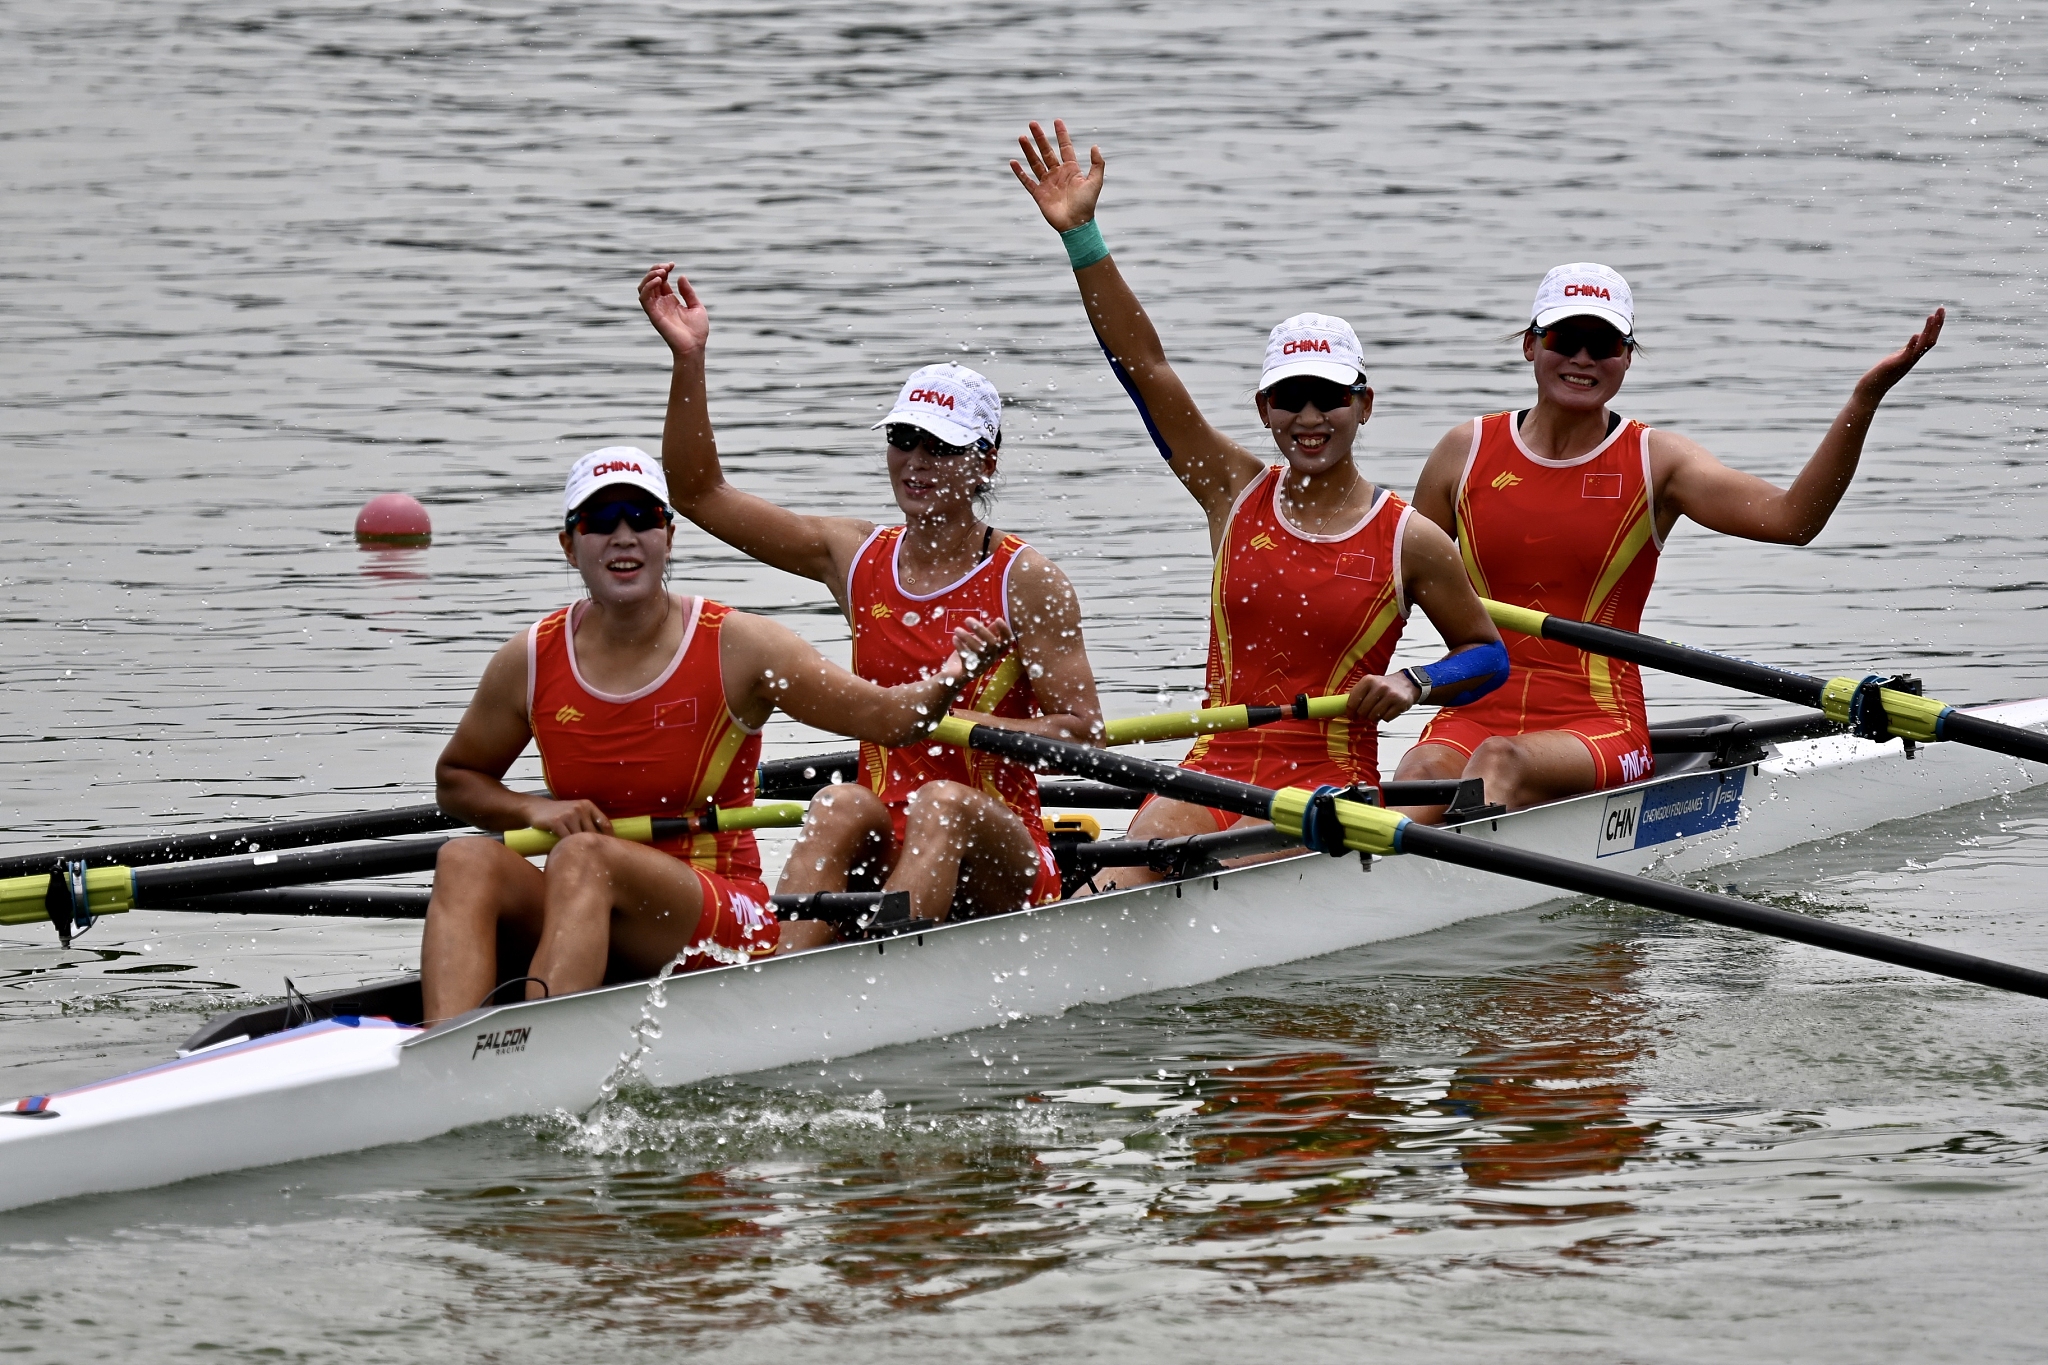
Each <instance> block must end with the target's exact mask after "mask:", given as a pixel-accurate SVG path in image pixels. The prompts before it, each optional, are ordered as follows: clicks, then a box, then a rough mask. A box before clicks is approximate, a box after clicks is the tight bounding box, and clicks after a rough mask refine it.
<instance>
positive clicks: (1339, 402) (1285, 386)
mask: <svg viewBox="0 0 2048 1365" xmlns="http://www.w3.org/2000/svg"><path fill="white" fill-rule="evenodd" d="M1364 392H1365V385H1363V384H1356V383H1354V384H1339V383H1338V382H1337V381H1336V380H1334V379H1323V378H1321V377H1319V376H1317V375H1312V374H1297V375H1290V376H1288V377H1287V378H1286V379H1282V380H1280V381H1278V382H1277V383H1275V384H1274V385H1273V386H1272V387H1271V388H1269V389H1267V390H1266V402H1267V403H1269V404H1270V405H1272V406H1273V407H1276V408H1278V409H1280V411H1282V412H1300V411H1301V410H1302V409H1303V408H1305V407H1307V406H1308V405H1309V404H1311V403H1313V404H1315V407H1316V411H1317V412H1335V411H1337V410H1338V409H1340V408H1348V407H1350V406H1351V399H1352V396H1353V395H1355V394H1361V393H1364Z"/></svg>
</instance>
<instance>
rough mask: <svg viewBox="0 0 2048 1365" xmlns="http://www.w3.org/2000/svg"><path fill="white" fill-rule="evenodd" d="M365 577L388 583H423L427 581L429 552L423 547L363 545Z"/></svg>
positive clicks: (361, 547)
mask: <svg viewBox="0 0 2048 1365" xmlns="http://www.w3.org/2000/svg"><path fill="white" fill-rule="evenodd" d="M358 549H359V550H360V552H361V556H362V566H363V575H364V577H366V578H381V579H383V580H384V581H386V582H388V583H421V582H425V581H426V579H427V552H426V549H425V548H424V547H421V546H394V545H361V546H359V547H358Z"/></svg>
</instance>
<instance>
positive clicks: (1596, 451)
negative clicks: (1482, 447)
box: [1507, 412, 1628, 469]
mask: <svg viewBox="0 0 2048 1365" xmlns="http://www.w3.org/2000/svg"><path fill="white" fill-rule="evenodd" d="M1507 421H1508V435H1510V436H1512V437H1514V438H1515V449H1516V450H1519V451H1521V452H1522V456H1523V458H1524V459H1526V460H1528V461H1529V463H1531V464H1539V465H1542V466H1543V467H1544V468H1545V469H1571V468H1573V467H1574V466H1576V465H1582V464H1584V463H1585V462H1586V461H1588V460H1592V459H1597V458H1599V456H1600V454H1601V453H1602V452H1603V451H1605V450H1606V449H1607V447H1609V446H1611V445H1613V444H1614V443H1615V442H1616V441H1617V440H1619V439H1621V433H1623V432H1624V431H1627V430H1628V419H1627V418H1625V417H1624V418H1623V419H1622V420H1621V421H1619V422H1617V423H1615V425H1614V430H1612V431H1610V432H1608V433H1607V439H1606V440H1604V441H1602V442H1601V443H1600V444H1599V445H1597V446H1594V447H1593V448H1592V449H1591V450H1589V451H1587V452H1586V453H1585V454H1583V455H1574V456H1573V457H1572V458H1571V459H1569V460H1546V459H1544V458H1543V457H1542V456H1541V455H1538V454H1537V453H1536V452H1535V451H1533V450H1531V449H1529V447H1527V446H1525V445H1523V444H1522V424H1521V423H1519V422H1517V421H1516V420H1515V414H1514V413H1512V412H1510V413H1509V414H1508V415H1507Z"/></svg>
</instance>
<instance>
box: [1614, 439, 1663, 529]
mask: <svg viewBox="0 0 2048 1365" xmlns="http://www.w3.org/2000/svg"><path fill="white" fill-rule="evenodd" d="M1622 425H1623V426H1626V425H1628V424H1627V423H1626V422H1624V423H1622ZM1642 445H1643V501H1644V502H1645V503H1647V504H1648V505H1649V508H1650V543H1651V544H1652V545H1655V546H1656V547H1657V553H1658V554H1660V555H1661V554H1663V553H1664V535H1663V533H1662V532H1660V531H1659V530H1658V529H1657V481H1656V479H1654V478H1653V477H1651V474H1650V428H1649V427H1644V428H1643V441H1642Z"/></svg>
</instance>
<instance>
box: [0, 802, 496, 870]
mask: <svg viewBox="0 0 2048 1365" xmlns="http://www.w3.org/2000/svg"><path fill="white" fill-rule="evenodd" d="M467 823H469V822H468V821H466V820H461V819H458V818H456V817H455V816H453V815H450V814H448V813H447V812H446V811H444V810H442V809H441V808H440V807H439V806H436V805H431V804H429V805H425V806H399V807H397V808H396V809H394V810H372V811H361V812H358V813H356V814H352V815H323V816H315V817H313V818H312V819H308V820H279V821H276V822H274V823H271V824H267V825H239V826H237V827H235V828H233V829H223V830H214V831H212V832H210V833H209V832H201V833H194V834H166V835H162V836H159V837H158V838H154V839H130V840H127V841H125V842H123V843H118V844H94V845H92V846H91V847H89V848H66V849H51V850H50V851H49V852H47V853H16V854H12V855H10V856H8V857H5V858H0V877H18V876H22V875H24V874H26V873H30V872H47V871H49V870H50V869H51V868H53V867H55V866H57V864H59V863H62V862H72V861H80V860H82V861H84V862H85V863H86V864H87V865H88V866H90V867H116V866H119V867H150V866H153V865H155V864H157V863H178V862H186V861H188V860H191V859H195V858H218V857H221V856H222V855H223V854H229V853H243V852H248V853H255V852H258V851H271V852H274V851H276V850H278V849H281V848H305V847H307V846H309V845H312V844H340V843H346V842H348V841H349V840H351V839H389V838H391V837H392V836H394V835H399V834H425V833H426V832H428V831H429V830H436V829H454V828H456V827H457V826H460V825H465V824H467Z"/></svg>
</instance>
